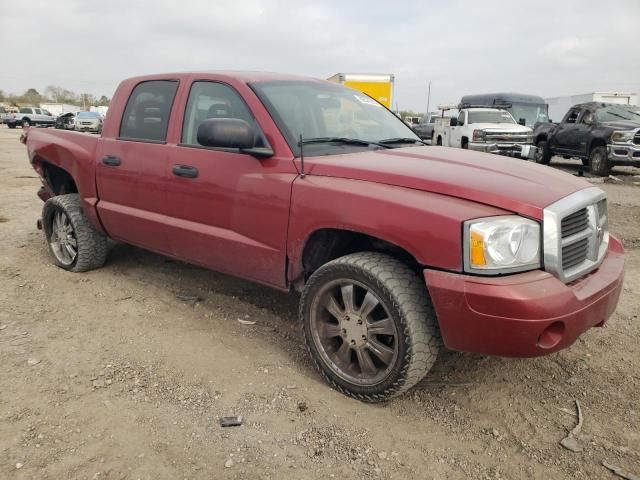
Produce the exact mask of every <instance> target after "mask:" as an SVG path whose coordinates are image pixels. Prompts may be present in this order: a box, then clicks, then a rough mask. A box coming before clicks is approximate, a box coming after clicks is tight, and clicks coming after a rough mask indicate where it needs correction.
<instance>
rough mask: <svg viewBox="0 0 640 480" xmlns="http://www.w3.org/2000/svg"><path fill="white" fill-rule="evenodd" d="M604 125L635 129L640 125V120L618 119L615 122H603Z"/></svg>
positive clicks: (621, 128) (620, 128)
mask: <svg viewBox="0 0 640 480" xmlns="http://www.w3.org/2000/svg"><path fill="white" fill-rule="evenodd" d="M601 125H602V126H604V127H611V128H617V129H619V130H635V129H636V128H638V127H640V122H634V121H632V120H616V121H615V122H601Z"/></svg>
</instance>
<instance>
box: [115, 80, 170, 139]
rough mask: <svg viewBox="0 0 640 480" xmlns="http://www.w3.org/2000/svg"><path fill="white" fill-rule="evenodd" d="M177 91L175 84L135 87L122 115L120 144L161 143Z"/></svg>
mask: <svg viewBox="0 0 640 480" xmlns="http://www.w3.org/2000/svg"><path fill="white" fill-rule="evenodd" d="M177 89H178V82H177V81H176V80H151V81H148V82H142V83H139V84H138V85H136V87H135V88H134V89H133V91H132V92H131V96H130V97H129V100H128V101H127V105H126V107H125V109H124V114H123V115H122V121H121V123H120V135H119V137H118V138H119V140H138V141H148V142H164V141H165V140H166V138H167V127H168V125H169V116H170V114H171V107H172V105H173V99H174V98H175V95H176V90H177Z"/></svg>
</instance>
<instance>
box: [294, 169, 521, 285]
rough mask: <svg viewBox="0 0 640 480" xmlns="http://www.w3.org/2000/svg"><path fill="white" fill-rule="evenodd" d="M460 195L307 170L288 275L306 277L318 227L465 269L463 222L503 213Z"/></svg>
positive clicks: (298, 194)
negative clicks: (305, 260) (305, 257)
mask: <svg viewBox="0 0 640 480" xmlns="http://www.w3.org/2000/svg"><path fill="white" fill-rule="evenodd" d="M507 213H510V212H507V211H505V210H502V209H498V208H494V207H490V206H488V205H484V204H481V203H476V202H471V201H468V200H463V199H460V198H456V197H450V196H446V195H441V194H436V193H431V192H423V191H420V190H414V189H410V188H404V187H397V186H393V185H386V184H381V183H373V182H366V181H362V180H351V179H344V178H335V177H321V176H313V175H307V176H306V177H304V178H300V177H298V178H297V179H296V180H295V181H294V184H293V192H292V203H291V219H290V223H289V234H288V237H287V255H288V258H289V269H288V279H289V281H291V282H295V281H297V280H299V279H300V278H302V275H303V273H304V269H303V265H302V252H303V251H304V247H305V245H306V243H307V241H308V239H309V238H310V236H311V235H312V234H313V232H315V231H317V230H319V229H325V228H331V229H340V230H347V231H353V232H358V233H363V234H366V235H370V236H372V237H375V238H379V239H381V240H384V241H386V242H389V243H391V244H394V245H397V246H399V247H401V248H403V249H404V250H406V251H407V252H409V253H410V254H411V255H412V256H413V257H414V258H415V259H416V261H417V262H418V263H419V264H420V265H423V266H428V267H431V268H436V269H444V270H451V271H461V270H462V222H463V221H465V220H468V219H471V218H478V217H484V216H492V215H504V214H507Z"/></svg>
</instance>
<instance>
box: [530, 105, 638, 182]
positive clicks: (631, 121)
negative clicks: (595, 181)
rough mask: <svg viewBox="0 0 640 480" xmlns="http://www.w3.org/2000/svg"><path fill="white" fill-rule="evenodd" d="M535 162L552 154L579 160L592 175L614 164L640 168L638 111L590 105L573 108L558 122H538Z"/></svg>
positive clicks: (631, 107) (549, 159) (535, 135)
mask: <svg viewBox="0 0 640 480" xmlns="http://www.w3.org/2000/svg"><path fill="white" fill-rule="evenodd" d="M533 136H534V142H535V144H536V146H537V147H538V150H537V154H536V162H538V163H544V164H547V163H549V162H550V161H551V157H553V156H554V155H561V156H563V157H565V158H572V157H575V158H580V159H581V160H582V163H583V164H584V165H585V166H587V165H588V166H589V169H590V170H591V172H592V173H593V174H595V175H601V176H606V175H609V171H610V170H611V167H613V166H615V165H635V166H640V110H639V109H638V107H634V106H630V105H617V104H612V103H601V102H589V103H581V104H579V105H574V106H573V107H571V108H570V109H569V111H568V112H567V114H566V115H565V116H564V118H563V119H562V122H560V123H538V124H537V125H536V126H535V128H534V130H533Z"/></svg>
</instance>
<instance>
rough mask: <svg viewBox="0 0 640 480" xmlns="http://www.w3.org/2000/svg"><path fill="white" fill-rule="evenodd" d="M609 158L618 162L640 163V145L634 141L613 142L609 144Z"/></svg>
mask: <svg viewBox="0 0 640 480" xmlns="http://www.w3.org/2000/svg"><path fill="white" fill-rule="evenodd" d="M607 156H608V157H609V160H610V161H612V162H616V163H626V164H638V163H640V145H636V144H634V143H630V142H629V143H612V144H609V145H607Z"/></svg>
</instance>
